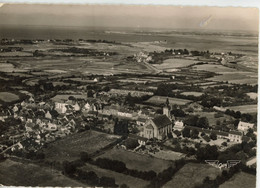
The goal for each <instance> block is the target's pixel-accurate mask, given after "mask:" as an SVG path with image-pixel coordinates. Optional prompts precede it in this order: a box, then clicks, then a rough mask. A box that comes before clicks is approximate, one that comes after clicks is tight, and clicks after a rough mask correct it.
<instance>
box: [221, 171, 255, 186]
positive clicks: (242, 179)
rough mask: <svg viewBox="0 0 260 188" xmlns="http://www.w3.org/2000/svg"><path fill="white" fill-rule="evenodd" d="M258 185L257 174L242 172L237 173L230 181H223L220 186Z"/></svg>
mask: <svg viewBox="0 0 260 188" xmlns="http://www.w3.org/2000/svg"><path fill="white" fill-rule="evenodd" d="M238 187H247V188H255V187H256V176H254V175H251V174H247V173H245V172H240V173H238V174H235V175H234V176H233V177H232V178H231V179H230V180H229V181H227V182H225V183H223V184H222V185H220V186H219V188H238Z"/></svg>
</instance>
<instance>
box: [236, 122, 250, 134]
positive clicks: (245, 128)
mask: <svg viewBox="0 0 260 188" xmlns="http://www.w3.org/2000/svg"><path fill="white" fill-rule="evenodd" d="M253 127H254V124H253V123H246V122H243V121H240V122H239V123H238V126H237V130H238V131H241V132H243V133H244V134H246V133H247V131H248V129H253Z"/></svg>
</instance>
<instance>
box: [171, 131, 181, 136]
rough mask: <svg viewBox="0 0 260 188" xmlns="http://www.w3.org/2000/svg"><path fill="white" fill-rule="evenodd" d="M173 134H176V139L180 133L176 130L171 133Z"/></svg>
mask: <svg viewBox="0 0 260 188" xmlns="http://www.w3.org/2000/svg"><path fill="white" fill-rule="evenodd" d="M173 133H174V134H176V136H178V137H179V136H181V132H180V131H178V130H175V131H173Z"/></svg>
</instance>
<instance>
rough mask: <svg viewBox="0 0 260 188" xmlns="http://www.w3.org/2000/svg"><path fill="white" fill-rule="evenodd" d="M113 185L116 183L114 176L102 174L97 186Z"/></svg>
mask: <svg viewBox="0 0 260 188" xmlns="http://www.w3.org/2000/svg"><path fill="white" fill-rule="evenodd" d="M115 185H116V181H115V178H111V177H106V176H103V177H101V178H100V184H99V186H104V187H115Z"/></svg>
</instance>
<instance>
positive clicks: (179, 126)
mask: <svg viewBox="0 0 260 188" xmlns="http://www.w3.org/2000/svg"><path fill="white" fill-rule="evenodd" d="M183 129H184V123H183V121H175V123H174V127H173V130H178V131H182V130H183Z"/></svg>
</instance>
